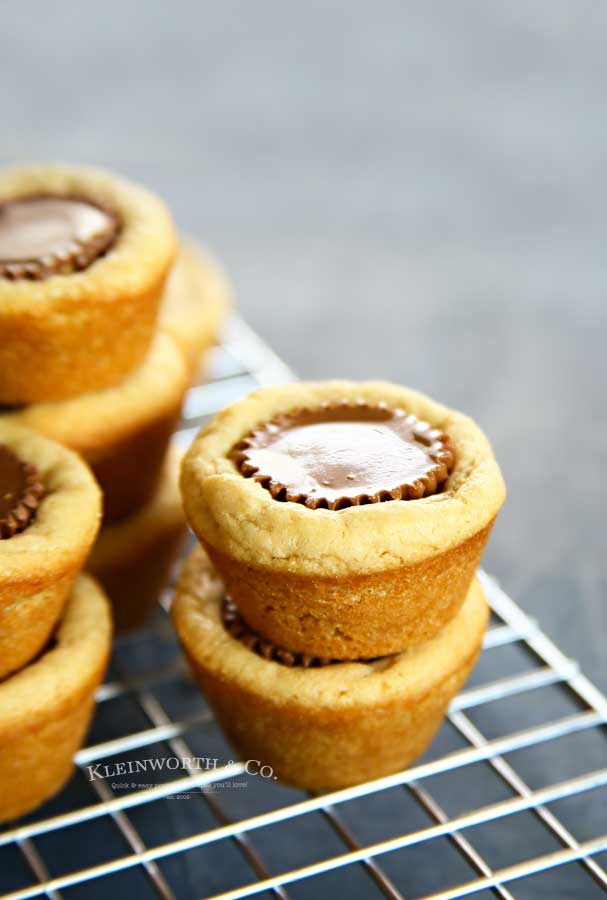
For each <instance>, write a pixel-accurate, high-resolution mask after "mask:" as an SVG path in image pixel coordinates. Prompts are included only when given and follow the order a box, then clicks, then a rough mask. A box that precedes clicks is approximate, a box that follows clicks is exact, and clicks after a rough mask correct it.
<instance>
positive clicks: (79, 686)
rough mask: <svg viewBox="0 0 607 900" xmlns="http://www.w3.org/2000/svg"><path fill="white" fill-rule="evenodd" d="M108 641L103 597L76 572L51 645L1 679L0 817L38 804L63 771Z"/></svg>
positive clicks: (84, 723)
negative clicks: (19, 668)
mask: <svg viewBox="0 0 607 900" xmlns="http://www.w3.org/2000/svg"><path fill="white" fill-rule="evenodd" d="M110 643H111V619H110V611H109V606H108V603H107V600H106V598H105V597H104V595H103V592H102V591H101V589H100V588H99V586H98V585H97V584H96V582H95V581H94V580H93V579H92V578H90V577H89V576H86V575H80V576H79V577H78V579H77V581H76V583H75V585H74V587H73V589H72V592H71V594H70V598H69V601H68V603H67V606H66V609H65V613H64V615H63V619H62V621H61V624H60V625H59V627H58V629H57V633H56V636H55V639H54V642H53V643H52V645H51V646H50V647H49V648H48V650H46V651H45V652H43V653H42V655H41V656H40V657H39V658H38V659H36V660H35V662H33V663H32V664H31V665H29V666H26V668H24V669H22V670H21V671H20V672H17V673H16V674H15V675H12V676H11V677H10V678H7V679H6V680H4V681H2V682H0V821H5V820H8V819H14V818H16V817H17V816H21V815H24V814H25V813H26V812H29V811H30V810H32V809H34V808H35V807H36V806H39V805H40V804H41V803H42V802H43V801H44V800H46V799H47V798H48V797H50V796H52V795H53V794H55V793H56V792H57V791H58V790H59V789H60V788H61V787H62V786H63V784H64V783H65V782H66V781H67V779H68V778H69V776H70V774H71V772H72V768H73V757H74V754H75V753H76V751H77V750H78V749H79V748H80V746H81V744H82V742H83V740H84V735H85V732H86V730H87V728H88V725H89V722H90V718H91V714H92V712H93V707H94V702H95V701H94V694H95V689H96V688H97V685H98V684H99V682H100V681H101V679H102V677H103V673H104V670H105V666H106V664H107V660H108V656H109V652H110ZM49 748H52V752H49Z"/></svg>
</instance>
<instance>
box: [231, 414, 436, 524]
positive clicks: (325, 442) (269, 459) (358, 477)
mask: <svg viewBox="0 0 607 900" xmlns="http://www.w3.org/2000/svg"><path fill="white" fill-rule="evenodd" d="M232 459H233V460H234V461H235V463H236V465H237V466H238V468H239V470H240V471H241V473H242V474H243V475H244V476H245V477H247V478H253V479H254V480H255V481H257V482H259V483H260V484H261V485H262V486H263V487H264V488H266V490H268V491H269V492H270V494H271V495H272V497H274V499H275V500H283V501H288V502H294V503H302V504H303V505H304V506H307V507H308V508H309V509H331V510H339V509H345V508H346V507H349V506H360V505H364V504H367V503H381V502H385V501H388V500H419V499H420V498H421V497H424V496H428V495H430V494H434V493H436V492H437V491H438V490H439V489H440V487H441V485H442V484H443V483H444V482H445V481H446V479H447V477H448V475H449V471H450V469H451V468H452V466H453V452H452V450H451V441H450V439H449V437H448V436H447V435H446V434H444V433H443V432H441V431H440V430H439V429H438V428H432V427H431V426H430V425H429V424H428V423H427V422H421V421H420V420H419V419H417V418H416V417H415V416H413V415H407V413H406V412H404V411H403V410H402V409H390V408H389V407H388V406H387V405H386V404H385V403H378V404H376V405H371V404H369V403H366V402H365V401H364V400H361V401H359V402H357V403H351V402H348V401H345V400H344V401H342V402H338V403H324V404H322V405H321V406H320V407H319V408H317V409H300V410H296V411H294V412H291V413H287V414H285V415H280V416H276V417H275V418H274V419H272V420H271V421H270V422H267V423H265V424H264V425H262V426H261V427H259V428H256V429H254V430H253V431H252V432H251V433H250V434H249V435H247V436H246V437H245V438H244V439H243V440H242V441H240V442H239V444H237V446H236V447H235V448H234V451H233V452H232Z"/></svg>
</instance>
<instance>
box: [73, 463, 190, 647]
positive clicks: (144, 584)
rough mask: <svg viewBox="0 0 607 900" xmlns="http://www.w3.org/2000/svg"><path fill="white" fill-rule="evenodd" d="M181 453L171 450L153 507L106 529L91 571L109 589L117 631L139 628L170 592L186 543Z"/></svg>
mask: <svg viewBox="0 0 607 900" xmlns="http://www.w3.org/2000/svg"><path fill="white" fill-rule="evenodd" d="M180 462H181V453H179V452H178V451H177V450H176V449H171V451H170V452H169V454H168V457H167V460H166V462H165V466H164V471H163V473H162V478H161V480H160V484H159V485H158V487H157V488H156V492H155V494H154V496H153V497H152V499H151V500H150V502H149V503H148V504H146V506H144V507H143V509H141V510H139V512H137V513H135V514H134V515H132V516H129V517H128V518H126V519H123V520H122V521H120V522H116V523H115V524H114V525H106V526H105V527H104V528H103V529H102V530H101V533H100V535H99V537H98V539H97V542H96V544H95V546H94V547H93V550H92V552H91V555H90V557H89V560H88V563H87V568H88V570H89V571H90V572H91V573H92V574H93V575H94V576H95V577H96V578H97V579H98V580H99V582H100V583H101V585H102V587H103V589H104V590H105V592H106V594H107V596H108V598H109V600H110V603H111V604H112V612H113V616H114V624H115V628H116V631H117V632H123V631H131V630H133V629H135V628H140V627H141V626H143V625H144V624H145V622H146V621H147V619H148V618H149V617H150V616H151V615H152V613H153V612H154V611H155V609H156V608H157V605H158V601H159V599H160V595H161V594H162V591H163V590H164V588H166V587H167V585H168V581H169V576H170V572H171V568H172V566H173V563H174V562H175V560H176V558H177V555H178V553H179V550H180V548H181V545H182V544H183V541H184V539H185V532H186V523H185V516H184V513H183V508H182V505H181V495H180V493H179V487H178V478H179V466H180Z"/></svg>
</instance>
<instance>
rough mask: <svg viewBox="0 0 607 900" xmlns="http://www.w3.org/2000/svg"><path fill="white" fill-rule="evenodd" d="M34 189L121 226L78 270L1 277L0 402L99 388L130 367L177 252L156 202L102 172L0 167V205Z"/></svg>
mask: <svg viewBox="0 0 607 900" xmlns="http://www.w3.org/2000/svg"><path fill="white" fill-rule="evenodd" d="M36 196H58V197H62V196H72V197H82V198H84V199H88V200H90V201H91V202H93V203H95V204H97V205H99V206H100V207H103V208H107V209H109V210H112V212H113V213H114V214H115V215H116V216H117V218H118V220H119V223H120V232H119V234H118V236H117V238H116V240H115V243H114V244H113V246H112V247H111V248H110V249H109V250H108V252H107V253H106V254H105V255H104V256H101V257H99V258H98V259H96V260H95V261H94V262H93V263H92V264H91V265H90V266H88V267H87V268H85V269H83V270H82V271H76V272H70V273H69V274H65V275H62V274H57V275H52V276H51V277H48V278H46V279H45V280H39V281H32V280H28V279H27V278H20V279H17V280H14V281H13V280H10V279H8V278H5V277H0V334H1V335H2V341H1V342H0V404H21V403H40V402H46V401H50V400H62V399H65V398H67V397H74V396H77V395H78V394H85V393H91V392H93V391H99V390H102V389H103V388H106V387H109V386H111V385H114V384H116V383H117V382H118V381H120V379H121V378H124V376H125V375H126V374H127V373H128V372H129V371H130V370H131V369H133V368H134V367H136V366H137V365H139V364H140V363H141V361H142V360H143V358H144V356H145V354H146V352H147V350H148V347H149V345H150V342H151V340H152V336H153V332H154V327H155V322H156V316H157V312H158V307H159V303H160V300H161V296H162V292H163V288H164V284H165V280H166V277H167V274H168V271H169V268H170V266H171V263H172V261H173V258H174V255H175V250H176V239H175V234H174V229H173V224H172V220H171V217H170V215H169V213H168V211H167V209H166V207H165V206H164V204H163V203H162V202H161V201H160V200H159V199H158V198H157V197H155V196H154V195H153V194H151V193H150V192H149V191H147V190H146V189H144V188H142V187H139V186H138V185H135V184H132V183H130V182H128V181H126V180H125V179H123V178H119V177H117V176H115V175H112V174H110V173H108V172H104V171H101V170H97V169H91V168H79V167H70V166H59V165H39V166H32V167H24V168H14V169H7V170H5V171H3V172H1V173H0V203H2V202H3V201H10V200H15V199H18V198H27V197H36ZM118 337H119V339H117V338H118Z"/></svg>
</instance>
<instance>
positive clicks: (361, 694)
mask: <svg viewBox="0 0 607 900" xmlns="http://www.w3.org/2000/svg"><path fill="white" fill-rule="evenodd" d="M181 489H182V496H183V500H184V506H185V510H186V514H187V518H188V520H189V523H190V525H191V527H192V529H193V530H194V532H195V533H196V535H197V536H198V538H199V540H200V544H201V546H200V547H199V548H197V549H196V550H195V551H194V553H193V555H192V556H191V557H190V559H189V560H188V562H187V563H186V565H185V567H184V569H183V572H182V574H181V577H180V580H179V584H178V588H177V592H176V597H175V601H174V604H173V621H174V623H175V627H176V630H177V632H178V635H179V637H180V639H181V641H182V644H183V646H184V649H185V652H186V654H187V656H188V658H189V661H190V663H191V667H192V670H193V673H194V676H195V678H196V679H197V681H198V682H199V684H200V686H201V688H202V690H203V691H204V693H205V694H206V696H207V698H208V700H209V702H210V704H211V705H212V707H213V708H214V711H215V713H216V715H217V718H218V720H219V721H220V723H221V724H222V726H223V728H224V730H225V731H226V734H227V735H228V737H229V739H230V740H231V741H232V743H233V744H234V746H235V748H236V749H237V750H238V752H239V753H241V754H242V755H243V756H244V757H246V758H249V759H257V760H260V761H261V762H262V763H263V764H265V765H269V766H271V767H272V768H273V769H274V773H275V775H276V776H277V777H278V778H281V779H282V780H284V781H286V782H288V783H291V784H293V785H295V786H299V787H302V788H306V789H311V790H323V789H331V788H338V787H342V786H347V785H350V784H354V783H357V782H360V781H363V780H366V779H370V778H376V777H380V776H382V775H385V774H389V773H392V772H395V771H398V770H399V769H401V768H403V767H405V766H407V765H408V764H409V763H410V762H411V761H412V760H413V759H415V758H416V757H417V756H418V755H419V754H420V753H422V752H423V751H424V749H425V748H426V746H427V745H428V743H429V741H430V740H431V738H432V736H433V734H434V733H435V731H436V730H437V728H438V727H439V725H440V722H441V720H442V717H443V715H444V713H445V710H446V709H447V706H448V704H449V702H450V700H451V699H452V697H453V696H454V695H455V693H456V692H457V691H458V690H459V688H460V687H461V685H462V684H463V683H464V681H465V679H466V678H467V676H468V674H469V672H470V671H471V669H472V667H473V665H474V662H475V660H476V658H477V656H478V653H479V651H480V648H481V645H482V639H483V634H484V631H485V628H486V624H487V619H488V608H487V603H486V600H485V598H484V596H483V593H482V590H481V588H480V586H479V584H478V582H477V581H476V580H475V570H476V567H477V565H478V563H479V560H480V557H481V555H482V552H483V549H484V546H485V544H486V541H487V539H488V536H489V533H490V530H491V527H492V525H493V522H494V520H495V517H496V515H497V512H498V511H499V508H500V506H501V504H502V502H503V500H504V496H505V489H504V484H503V480H502V477H501V474H500V471H499V468H498V466H497V463H496V462H495V459H494V457H493V453H492V451H491V447H490V445H489V443H488V441H487V439H486V438H485V436H484V435H483V433H482V432H481V430H480V429H479V428H478V426H476V425H475V424H474V423H473V422H472V421H471V420H470V419H469V418H468V417H466V416H464V415H462V414H460V413H457V412H455V411H453V410H450V409H447V408H446V407H444V406H442V405H441V404H438V403H435V402H434V401H432V400H430V399H429V398H427V397H425V396H423V395H421V394H419V393H417V392H415V391H411V390H408V389H406V388H403V387H398V386H396V385H391V384H385V383H353V382H326V383H318V384H305V383H300V384H290V385H287V386H284V387H277V388H265V389H262V390H259V391H256V392H254V393H253V394H251V395H250V396H249V397H248V398H246V399H245V400H243V401H240V402H238V403H236V404H234V405H233V406H231V407H229V408H228V409H226V410H224V411H223V412H222V413H220V414H219V415H218V416H217V417H216V418H215V419H214V420H213V421H212V422H211V423H210V425H209V426H207V428H205V429H204V430H203V431H202V432H201V433H200V434H199V435H198V437H197V438H196V439H195V441H194V443H193V445H192V447H191V448H190V450H189V452H188V454H187V455H186V458H185V460H184V463H183V467H182V476H181Z"/></svg>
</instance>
